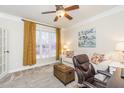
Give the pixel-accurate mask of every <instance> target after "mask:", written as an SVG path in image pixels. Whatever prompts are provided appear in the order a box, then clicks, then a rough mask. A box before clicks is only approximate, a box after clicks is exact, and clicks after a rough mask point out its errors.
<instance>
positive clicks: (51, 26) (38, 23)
mask: <svg viewBox="0 0 124 93" xmlns="http://www.w3.org/2000/svg"><path fill="white" fill-rule="evenodd" d="M21 20H22V21H25V19H21ZM35 23H36V24H38V25H42V26H47V27H51V28H57V27H54V26H50V25H46V24H41V23H38V22H35Z"/></svg>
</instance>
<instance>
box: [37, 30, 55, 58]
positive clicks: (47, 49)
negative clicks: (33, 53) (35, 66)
mask: <svg viewBox="0 0 124 93" xmlns="http://www.w3.org/2000/svg"><path fill="white" fill-rule="evenodd" d="M36 46H37V47H36V48H37V49H36V50H37V59H40V58H41V59H45V58H51V57H55V55H56V33H55V32H54V31H46V30H45V31H44V30H37V31H36Z"/></svg>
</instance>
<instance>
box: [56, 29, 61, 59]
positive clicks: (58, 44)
mask: <svg viewBox="0 0 124 93" xmlns="http://www.w3.org/2000/svg"><path fill="white" fill-rule="evenodd" d="M60 30H61V29H60V28H56V60H59V58H60V54H61V32H60Z"/></svg>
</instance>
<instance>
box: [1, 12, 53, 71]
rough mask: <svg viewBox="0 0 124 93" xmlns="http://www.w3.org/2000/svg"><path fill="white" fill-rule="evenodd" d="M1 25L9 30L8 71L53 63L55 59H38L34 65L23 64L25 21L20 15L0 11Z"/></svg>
mask: <svg viewBox="0 0 124 93" xmlns="http://www.w3.org/2000/svg"><path fill="white" fill-rule="evenodd" d="M0 27H2V28H4V29H7V31H8V48H9V51H10V53H9V56H8V72H15V71H19V70H24V69H28V68H32V67H35V66H41V65H46V64H50V63H53V62H55V61H53V60H52V61H51V60H50V61H49V60H46V61H43V60H40V61H39V60H38V62H37V64H36V65H34V66H23V36H24V35H23V21H21V18H20V17H16V16H12V15H8V14H4V13H0Z"/></svg>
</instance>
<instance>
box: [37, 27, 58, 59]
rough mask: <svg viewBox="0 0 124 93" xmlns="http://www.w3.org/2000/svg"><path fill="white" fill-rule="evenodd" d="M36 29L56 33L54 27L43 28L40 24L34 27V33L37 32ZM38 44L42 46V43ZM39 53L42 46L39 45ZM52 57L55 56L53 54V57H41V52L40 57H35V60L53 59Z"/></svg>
mask: <svg viewBox="0 0 124 93" xmlns="http://www.w3.org/2000/svg"><path fill="white" fill-rule="evenodd" d="M37 31H43V32H45V31H46V32H53V33H55V34H56V32H55V29H49V28H48V29H47V28H43V27H42V26H41V27H37V28H36V33H37ZM40 42H41V40H40ZM40 46H42V43H40ZM40 53H42V47H40ZM36 56H37V54H36ZM53 58H55V56H53V57H46V58H42V54H40V57H39V58H36V59H37V60H41V59H42V60H44V59H46V60H47V59H53Z"/></svg>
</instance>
